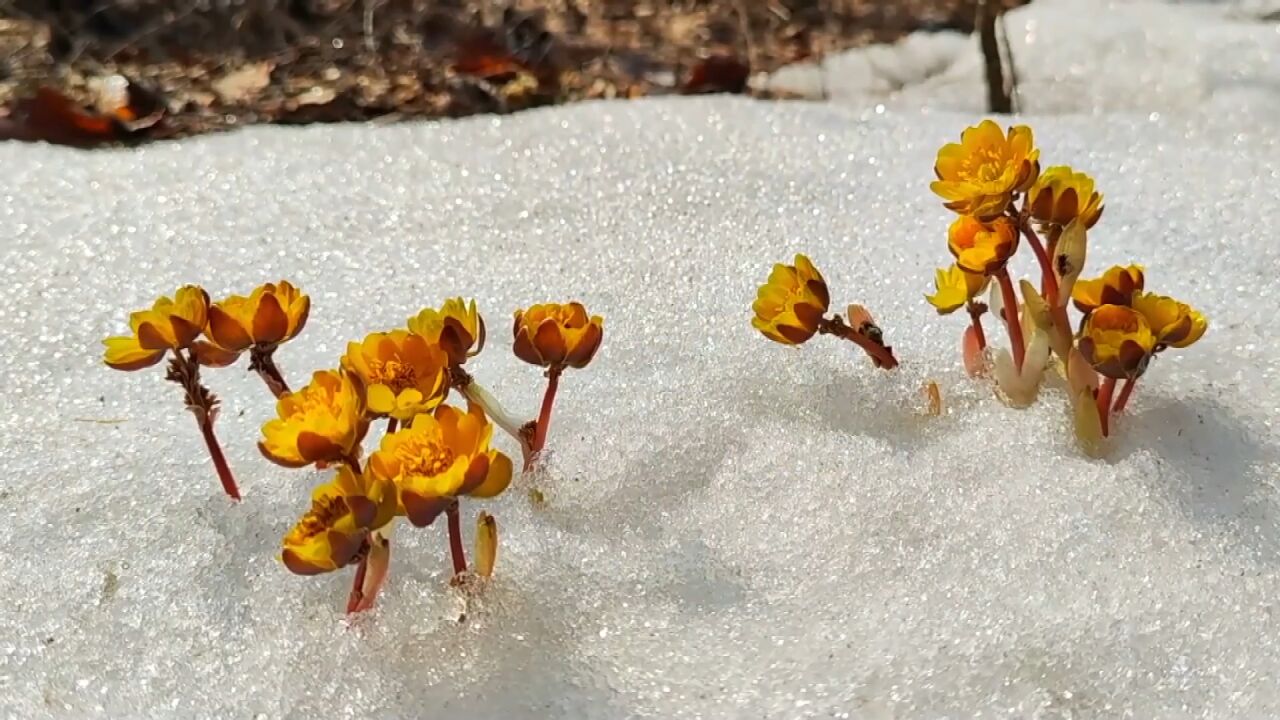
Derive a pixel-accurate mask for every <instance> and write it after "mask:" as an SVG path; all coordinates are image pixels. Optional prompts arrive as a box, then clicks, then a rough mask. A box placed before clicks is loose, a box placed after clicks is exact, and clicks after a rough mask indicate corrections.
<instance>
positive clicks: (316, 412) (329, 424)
mask: <svg viewBox="0 0 1280 720" xmlns="http://www.w3.org/2000/svg"><path fill="white" fill-rule="evenodd" d="M276 413H277V414H278V415H279V417H278V418H277V419H275V420H269V421H267V423H266V424H264V425H263V426H262V439H261V440H259V441H258V449H259V450H261V451H262V454H263V455H264V456H265V457H266V458H267V459H268V460H270V461H271V462H274V463H276V464H277V465H283V466H285V467H303V466H306V465H310V464H312V463H316V462H338V461H342V460H346V459H347V458H350V457H353V456H356V455H358V451H359V447H360V441H362V440H364V435H365V432H367V431H368V430H369V419H368V417H366V415H365V393H364V384H363V383H362V382H361V381H360V378H359V377H356V376H355V375H353V374H351V373H348V372H343V371H337V370H321V371H319V372H317V373H315V374H314V375H312V376H311V383H310V384H309V385H307V386H306V387H304V388H302V389H301V390H298V391H297V392H291V393H286V394H285V395H284V396H282V397H281V398H280V399H279V400H278V401H276Z"/></svg>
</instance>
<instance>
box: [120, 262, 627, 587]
mask: <svg viewBox="0 0 1280 720" xmlns="http://www.w3.org/2000/svg"><path fill="white" fill-rule="evenodd" d="M309 311H310V300H309V299H308V298H307V296H306V295H303V294H302V293H300V292H299V291H298V290H297V289H296V288H295V287H293V286H292V285H290V284H289V283H287V282H280V283H276V284H267V285H263V286H262V287H260V288H258V289H256V290H254V291H253V292H252V293H251V294H250V295H248V296H241V295H233V296H231V297H229V298H227V299H226V300H223V301H221V302H218V303H212V304H211V303H210V302H209V296H208V294H207V293H206V292H205V291H204V290H202V289H200V288H198V287H194V286H188V287H184V288H182V289H181V290H179V291H178V293H177V294H176V296H175V299H169V298H161V299H160V300H158V301H157V302H156V303H155V305H154V306H153V307H152V308H151V309H150V310H143V311H140V312H137V313H134V314H133V316H132V317H131V319H130V329H131V334H130V335H128V336H121V337H112V338H108V339H107V340H106V341H105V343H106V346H107V351H106V357H105V361H106V363H107V364H108V365H110V366H111V367H114V368H118V369H122V370H137V369H141V368H144V367H148V366H150V365H154V364H155V363H157V362H159V361H160V359H161V358H162V357H163V356H164V355H165V354H166V353H172V354H173V360H172V361H171V368H170V379H172V380H175V381H176V382H179V383H181V384H182V385H183V387H184V389H186V390H187V405H188V407H189V408H191V409H192V410H193V411H194V412H195V413H196V416H197V418H198V419H199V421H200V426H201V429H202V432H203V433H204V435H205V439H206V440H207V441H208V443H209V450H210V452H211V453H212V454H213V456H214V461H215V464H216V465H217V467H218V470H219V476H220V477H221V478H222V480H223V483H224V487H225V488H226V491H227V493H228V494H230V495H231V496H232V497H234V498H236V499H239V491H238V489H237V488H236V486H235V483H234V481H233V480H232V478H231V474H230V471H229V470H228V469H226V461H225V459H224V458H223V454H222V451H221V449H220V447H219V446H218V444H217V442H216V440H215V439H214V436H213V431H212V427H213V419H214V416H215V414H216V408H217V400H216V399H214V397H213V395H212V394H211V393H209V391H208V390H207V389H205V388H204V386H203V385H202V384H201V382H200V379H199V371H200V367H201V366H205V367H224V366H227V365H230V364H231V363H233V362H235V360H236V359H237V358H238V357H240V356H241V355H242V354H244V353H245V352H248V353H249V355H250V358H251V360H250V368H251V369H252V370H254V371H256V372H257V373H258V374H259V375H261V376H262V378H263V380H264V381H265V382H266V384H267V386H268V388H269V389H271V391H272V392H273V394H275V395H276V398H277V399H276V417H275V418H273V419H271V420H269V421H268V422H266V423H265V424H264V425H263V426H262V434H261V438H260V440H259V442H258V449H259V450H260V451H261V453H262V455H263V456H264V457H265V458H266V459H267V460H270V461H271V462H273V463H275V464H277V465H280V466H283V467H288V468H304V467H314V468H317V469H321V470H326V469H327V472H328V473H330V476H329V478H328V479H327V480H325V481H324V482H323V483H322V484H321V485H320V486H319V487H317V488H316V489H315V490H314V491H313V492H312V494H311V502H310V506H309V507H308V508H307V509H306V511H305V512H304V513H303V515H302V517H301V518H300V519H299V520H298V521H297V523H296V524H294V526H293V527H292V528H291V529H290V530H289V531H288V533H286V534H285V536H284V540H283V549H282V552H281V560H282V561H283V563H284V565H285V567H287V568H288V569H289V570H291V571H292V572H294V573H297V574H299V575H317V574H321V573H327V572H332V571H335V570H339V569H341V568H345V567H348V566H355V568H356V572H355V577H354V578H353V582H352V590H351V595H350V597H349V599H348V602H347V611H348V612H357V611H361V610H365V609H367V608H369V607H372V605H373V601H374V598H375V597H376V595H377V593H378V590H379V588H380V587H381V585H382V583H383V581H384V580H385V578H386V574H387V570H388V568H389V563H390V539H389V537H390V531H391V527H392V525H393V523H394V521H395V519H396V518H397V517H404V518H406V519H407V520H408V521H409V523H410V524H412V525H413V526H415V527H426V526H429V525H431V524H433V523H434V522H435V520H436V519H437V518H438V517H440V516H441V515H444V516H445V517H446V518H447V520H448V522H447V525H448V535H449V548H450V555H451V558H452V562H453V570H454V575H455V579H457V580H459V581H461V580H463V579H466V578H476V577H488V576H489V575H490V574H491V573H492V571H493V564H494V560H495V558H496V556H497V538H498V535H497V523H496V521H495V520H494V518H493V516H492V515H490V514H488V513H481V514H480V515H479V517H478V519H477V531H476V559H477V564H476V568H475V573H474V574H471V573H467V563H466V555H465V551H464V549H463V544H462V532H461V526H460V510H459V507H460V503H461V501H462V499H463V498H475V499H484V498H492V497H495V496H497V495H499V494H500V493H502V492H503V491H504V490H506V488H507V487H508V486H509V485H510V483H511V480H512V475H513V463H512V461H511V459H510V458H509V457H508V456H507V455H506V454H504V453H503V452H501V451H500V450H498V449H497V448H495V447H494V446H493V427H494V424H497V425H498V426H499V427H500V428H502V429H503V430H505V431H506V432H507V433H508V434H510V435H511V436H512V438H513V439H514V440H515V441H516V442H518V443H519V445H520V447H521V451H522V454H523V457H524V466H525V468H526V469H528V468H530V467H531V466H533V465H534V464H535V463H536V462H537V459H538V457H539V453H540V451H541V450H542V449H543V446H544V444H545V443H546V438H547V429H548V427H549V425H550V418H551V408H552V405H553V403H554V398H555V395H556V388H557V387H558V383H559V378H560V375H561V374H562V373H563V372H564V370H565V369H567V368H583V367H586V366H587V364H588V363H590V362H591V360H592V358H593V357H595V354H596V351H597V350H598V349H599V347H600V343H601V341H602V340H603V337H604V323H603V320H602V319H601V318H600V317H599V316H592V315H588V313H587V311H586V309H585V308H584V307H583V306H582V305H581V304H580V303H576V302H574V303H568V304H564V305H558V304H547V305H534V306H532V307H530V308H528V309H526V310H519V311H517V312H516V313H515V326H514V332H513V337H512V341H513V349H514V352H515V354H516V356H517V357H519V358H520V359H522V360H525V361H526V362H529V363H532V364H534V365H538V366H540V367H543V368H545V373H546V376H547V379H548V383H547V391H546V393H545V395H544V399H543V403H542V408H541V411H540V413H539V414H538V416H537V418H536V419H535V420H531V421H529V422H527V423H520V422H517V421H514V420H512V419H511V416H510V415H509V414H508V413H507V412H506V411H505V410H504V409H503V408H502V406H501V405H500V404H499V403H498V402H497V400H496V399H494V397H493V396H492V395H491V394H490V393H489V392H488V391H486V390H485V389H484V388H483V387H482V386H481V385H480V384H479V383H478V382H476V380H475V379H474V378H473V377H472V376H471V374H470V373H469V372H468V371H467V370H466V368H465V365H466V363H467V361H468V360H469V359H471V358H472V357H475V356H476V355H477V354H478V353H479V352H480V351H481V350H482V349H483V348H484V343H485V324H484V319H483V318H482V317H481V315H480V314H479V312H478V311H477V309H476V303H475V301H471V302H469V303H467V302H464V301H463V300H462V299H461V298H454V299H450V300H448V301H446V302H445V303H444V305H443V306H442V307H441V308H439V309H435V308H426V309H424V310H422V311H421V312H419V313H418V314H417V315H415V316H413V317H411V318H409V319H408V320H407V321H406V323H405V326H404V327H400V328H395V329H391V330H386V331H381V332H374V333H370V334H369V335H367V336H365V338H364V339H363V340H361V341H358V342H351V343H349V344H348V345H347V348H346V353H345V354H344V355H343V356H342V357H341V358H339V360H338V362H337V367H335V368H333V369H326V370H320V371H317V372H315V373H314V374H312V376H311V380H310V382H309V383H307V384H306V385H305V386H303V387H302V388H300V389H298V390H296V391H290V390H289V386H288V384H287V383H286V382H285V379H284V376H283V374H282V373H281V372H280V370H279V368H278V367H276V365H275V363H274V360H273V354H274V352H275V350H276V349H277V348H278V346H279V345H280V344H282V343H284V342H286V341H288V340H290V339H292V338H294V337H296V336H297V335H298V333H299V332H300V331H301V330H302V328H303V326H304V325H305V324H306V320H307V317H308V314H309ZM454 392H456V393H457V396H458V397H459V398H460V399H461V401H462V402H463V403H464V404H463V406H458V405H455V404H451V403H450V395H451V393H454ZM379 420H385V421H386V431H385V432H384V433H383V434H382V436H381V439H380V441H379V442H378V446H377V449H375V450H373V451H372V452H371V454H370V455H369V456H368V457H367V458H365V456H364V446H365V441H366V439H367V437H368V435H369V431H370V428H371V426H372V425H373V424H374V422H375V421H379ZM464 576H465V578H464Z"/></svg>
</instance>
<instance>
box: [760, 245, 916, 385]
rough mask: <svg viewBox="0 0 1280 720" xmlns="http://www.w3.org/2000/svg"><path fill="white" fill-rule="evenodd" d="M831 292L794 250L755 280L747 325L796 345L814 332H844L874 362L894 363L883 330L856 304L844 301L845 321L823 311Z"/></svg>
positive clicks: (892, 365)
mask: <svg viewBox="0 0 1280 720" xmlns="http://www.w3.org/2000/svg"><path fill="white" fill-rule="evenodd" d="M830 305H831V295H830V293H829V292H828V291H827V281H826V280H824V279H823V277H822V273H820V272H818V268H816V267H814V266H813V263H812V262H811V261H810V260H809V258H807V257H805V256H804V255H796V259H795V264H794V265H782V264H777V265H774V266H773V272H771V273H769V279H768V280H767V281H766V282H765V284H763V285H761V286H760V289H759V291H758V292H757V293H756V301H755V303H754V304H753V305H752V306H751V309H752V311H753V312H754V313H755V317H753V318H752V319H751V325H752V327H754V328H755V329H757V330H759V331H760V332H761V334H763V335H764V336H765V337H767V338H769V339H770V340H772V341H774V342H776V343H781V344H783V345H800V344H802V343H805V342H808V341H809V339H810V338H812V337H813V336H814V335H816V334H819V333H821V334H823V335H834V336H836V337H841V338H844V339H845V340H848V341H850V342H852V343H854V344H856V345H857V346H858V347H860V348H862V349H863V350H864V351H865V352H866V353H867V355H868V356H870V358H871V361H872V363H873V364H874V365H875V366H876V367H878V368H884V369H885V370H892V369H893V368H895V367H897V366H898V359H897V358H896V357H894V355H893V349H892V348H890V347H889V346H888V345H886V344H885V342H884V332H883V331H882V330H881V329H880V327H879V326H878V325H876V323H875V321H874V320H873V319H872V318H871V314H870V313H869V312H867V310H866V308H864V307H862V306H861V305H850V306H849V307H848V316H849V319H848V321H847V322H846V321H845V319H844V318H842V317H840V316H839V315H832V316H830V317H828V316H827V311H828V310H829V309H830Z"/></svg>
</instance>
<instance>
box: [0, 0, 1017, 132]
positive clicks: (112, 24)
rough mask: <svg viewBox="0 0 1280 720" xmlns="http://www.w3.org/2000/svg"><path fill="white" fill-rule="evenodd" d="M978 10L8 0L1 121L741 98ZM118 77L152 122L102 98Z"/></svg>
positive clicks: (0, 20)
mask: <svg viewBox="0 0 1280 720" xmlns="http://www.w3.org/2000/svg"><path fill="white" fill-rule="evenodd" d="M990 1H991V2H992V3H993V4H995V5H997V6H1013V5H1017V4H1022V2H1023V1H1024V0H990ZM977 13H978V7H977V0H901V1H900V2H893V1H882V0H683V1H677V0H551V1H550V2H528V1H525V0H514V1H510V2H508V1H502V2H498V1H495V0H0V107H4V108H7V111H0V114H7V115H8V116H9V117H8V119H7V120H6V121H5V122H7V123H9V125H10V128H11V129H12V127H14V126H15V123H17V124H21V123H23V122H27V124H28V125H30V124H32V121H31V118H35V119H36V121H35V124H38V125H47V124H49V122H51V121H50V120H49V119H48V118H50V117H54V116H58V117H61V116H62V115H66V114H67V113H75V112H79V108H81V107H90V108H91V107H94V106H96V107H97V108H98V113H106V114H105V115H100V114H97V113H95V112H94V111H88V112H87V115H86V117H88V118H89V119H84V118H78V117H77V116H75V115H74V114H72V115H68V117H69V119H64V120H65V122H69V123H71V124H72V125H75V126H76V127H77V128H80V129H83V128H82V127H81V126H90V125H91V126H92V127H93V128H97V127H98V125H95V124H93V123H94V122H96V120H94V118H95V117H97V118H101V117H106V118H107V121H103V122H104V123H105V124H104V125H102V127H108V126H109V127H114V128H115V132H114V135H113V136H112V137H111V138H110V140H119V139H122V138H124V137H125V136H133V135H135V134H136V135H139V136H152V137H167V136H173V135H185V134H191V133H195V132H203V131H208V130H214V129H220V128H225V127H231V126H237V125H242V124H246V123H253V122H314V121H343V120H367V119H372V118H387V119H399V118H404V117H415V116H418V117H421V116H428V117H439V116H459V115H467V114H471V113H476V112H509V111H513V110H519V109H522V108H526V107H531V106H536V105H544V104H551V103H557V102H568V101H573V100H579V99H585V98H608V97H635V96H641V95H648V94H663V93H672V92H699V91H741V90H742V89H743V87H742V86H743V82H744V81H745V78H746V75H747V72H748V69H749V71H750V72H752V73H756V72H763V71H769V70H773V69H775V68H777V67H778V66H780V65H783V64H786V63H788V62H793V61H796V60H800V59H804V58H813V57H821V56H823V55H825V54H827V53H830V52H833V51H838V50H842V49H845V48H849V47H854V46H859V45H865V44H868V43H873V42H887V41H892V40H894V39H896V38H898V37H901V36H902V35H904V34H906V33H909V32H912V31H914V30H919V29H958V30H963V31H971V30H972V29H973V27H974V20H975V17H976V16H977ZM708 59H710V60H708ZM117 76H122V77H123V78H127V79H128V80H129V82H130V83H131V84H132V85H133V86H134V87H135V89H137V90H138V91H139V92H138V94H137V95H135V96H134V101H135V102H134V105H135V106H137V105H139V104H141V106H142V107H141V110H139V108H138V107H131V108H130V109H127V110H118V109H117V107H116V106H118V105H121V104H122V103H124V98H123V97H122V96H120V95H119V94H118V93H116V94H112V93H109V92H104V91H103V89H102V88H103V87H104V86H105V87H111V86H112V80H111V79H112V78H116V79H115V80H114V84H115V86H116V87H117V88H118V87H120V86H121V85H122V83H123V82H124V81H123V80H121V79H119V78H118V77H117ZM41 87H45V88H51V89H56V90H57V91H58V92H59V93H63V94H65V96H66V98H67V99H68V100H69V101H70V102H69V103H68V105H67V108H68V109H63V108H61V107H52V106H50V105H49V103H50V102H54V103H55V104H56V102H57V101H50V98H51V97H52V94H51V93H49V92H48V91H46V96H45V97H44V98H42V100H41V102H42V103H44V104H42V105H39V106H38V107H36V106H33V105H32V104H31V103H32V101H31V100H29V98H31V97H33V95H34V94H35V93H36V92H37V90H38V88H41ZM24 98H28V100H25V101H24V100H23V99H24ZM24 103H25V104H24ZM33 107H34V108H35V109H34V110H33ZM70 108H75V110H71V109H70ZM151 111H155V113H152V112H151ZM51 113H52V115H51ZM157 113H158V114H162V115H163V116H164V119H163V120H162V121H161V122H160V123H158V124H155V125H152V124H151V122H152V121H153V120H154V116H155V114H157ZM143 115H149V116H150V117H148V118H145V119H143V120H141V121H139V116H143ZM59 122H61V121H59Z"/></svg>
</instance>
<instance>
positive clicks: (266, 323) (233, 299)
mask: <svg viewBox="0 0 1280 720" xmlns="http://www.w3.org/2000/svg"><path fill="white" fill-rule="evenodd" d="M310 312H311V298H309V297H307V296H306V295H303V294H302V292H301V291H299V290H298V289H297V288H296V287H294V286H293V285H291V284H289V283H288V282H287V281H284V280H281V281H280V282H279V283H278V284H276V283H267V284H265V285H262V286H259V287H257V288H255V289H254V291H253V292H252V293H251V294H250V295H249V296H248V297H245V296H244V295H231V296H230V297H228V298H226V299H225V300H221V301H219V302H216V303H214V304H213V305H212V306H211V307H210V308H209V324H208V327H206V328H205V335H206V336H207V337H208V338H209V340H210V342H208V343H200V344H199V345H198V352H199V355H200V362H201V363H202V364H204V365H212V366H215V367H218V366H223V365H230V364H231V363H233V362H235V361H236V358H238V357H239V356H240V353H242V352H244V351H245V350H248V349H249V348H251V347H256V348H258V349H260V350H271V349H274V348H275V347H276V346H277V345H279V344H280V343H283V342H287V341H289V340H292V339H293V338H294V337H295V336H297V334H298V333H299V332H302V328H303V327H304V326H305V325H306V324H307V316H308V315H309V314H310Z"/></svg>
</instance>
